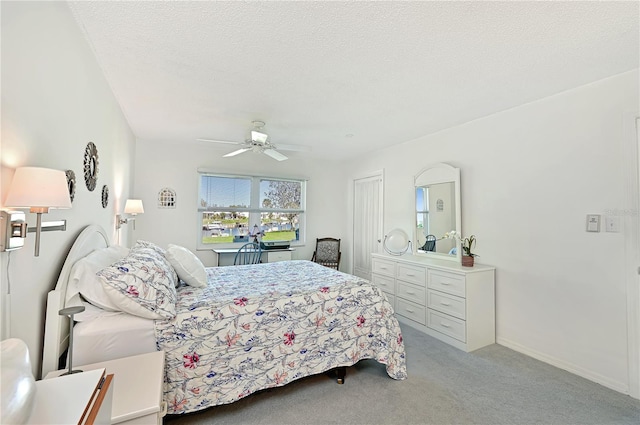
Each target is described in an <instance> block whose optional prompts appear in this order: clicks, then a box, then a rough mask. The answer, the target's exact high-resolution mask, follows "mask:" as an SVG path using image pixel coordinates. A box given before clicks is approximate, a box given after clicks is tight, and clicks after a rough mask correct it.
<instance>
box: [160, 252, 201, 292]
mask: <svg viewBox="0 0 640 425" xmlns="http://www.w3.org/2000/svg"><path fill="white" fill-rule="evenodd" d="M166 257H167V260H169V262H170V263H171V265H172V266H173V268H174V269H175V270H176V273H178V277H179V278H180V279H182V280H183V281H184V282H186V284H187V285H189V286H194V287H196V288H204V287H205V286H207V272H206V271H205V269H204V265H203V264H202V261H200V259H199V258H198V257H196V255H195V254H194V253H193V252H191V251H189V250H188V249H187V248H185V247H183V246H178V245H173V244H169V246H168V247H167V254H166Z"/></svg>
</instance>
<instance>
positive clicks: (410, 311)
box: [405, 308, 415, 313]
mask: <svg viewBox="0 0 640 425" xmlns="http://www.w3.org/2000/svg"><path fill="white" fill-rule="evenodd" d="M405 310H407V311H408V312H409V313H415V310H412V309H410V308H407V309H405Z"/></svg>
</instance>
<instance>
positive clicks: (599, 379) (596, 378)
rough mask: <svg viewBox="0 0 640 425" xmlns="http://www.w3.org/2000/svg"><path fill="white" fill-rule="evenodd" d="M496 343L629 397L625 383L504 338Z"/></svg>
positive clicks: (498, 339) (627, 386)
mask: <svg viewBox="0 0 640 425" xmlns="http://www.w3.org/2000/svg"><path fill="white" fill-rule="evenodd" d="M496 343H497V344H500V345H503V346H505V347H507V348H510V349H512V350H514V351H517V352H519V353H522V354H525V355H527V356H529V357H533V358H534V359H536V360H540V361H541V362H545V363H548V364H550V365H552V366H555V367H557V368H560V369H563V370H566V371H567V372H571V373H573V374H574V375H578V376H580V377H582V378H585V379H588V380H589V381H593V382H596V383H598V384H600V385H602V386H605V387H607V388H610V389H612V390H614V391H618V392H620V393H623V394H627V395H629V385H628V384H627V383H626V382H619V381H614V380H612V379H609V378H607V377H606V376H602V375H600V374H597V373H594V372H592V371H590V370H586V369H583V368H581V367H580V366H577V365H574V364H572V363H567V362H565V361H564V360H560V359H557V358H555V357H552V356H549V355H547V354H543V353H540V352H538V351H535V350H532V349H531V348H529V347H525V346H524V345H521V344H518V343H517V342H513V341H510V340H508V339H505V338H500V337H498V338H496Z"/></svg>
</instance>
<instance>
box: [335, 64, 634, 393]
mask: <svg viewBox="0 0 640 425" xmlns="http://www.w3.org/2000/svg"><path fill="white" fill-rule="evenodd" d="M457 101H460V102H464V99H457ZM626 113H635V114H636V115H637V114H638V72H637V70H636V71H633V72H628V73H625V74H622V75H619V76H614V77H611V78H608V79H605V80H602V81H598V82H595V83H593V84H589V85H587V86H583V87H579V88H576V89H574V90H571V91H567V92H564V93H560V94H558V95H555V96H552V97H549V98H545V99H542V100H540V101H537V102H533V103H530V104H526V105H522V106H520V107H517V108H513V109H510V110H507V111H504V112H501V113H498V114H495V115H492V116H489V117H486V118H482V119H479V120H476V121H473V122H469V123H466V124H464V125H461V126H458V127H455V128H451V129H447V130H445V131H441V132H439V133H437V134H434V135H430V136H427V137H422V138H420V139H417V140H414V141H412V142H409V143H405V144H402V145H399V146H396V147H392V148H389V149H385V150H382V151H379V152H376V153H373V154H371V155H362V156H360V157H359V158H358V160H357V161H355V160H354V161H352V162H350V163H348V164H347V165H348V166H347V167H345V168H347V169H349V170H350V171H351V173H350V176H349V178H351V177H353V176H357V175H359V174H362V172H364V171H366V170H373V169H381V168H384V169H385V225H384V227H385V232H386V231H388V230H390V229H392V228H394V227H400V228H404V229H406V231H410V230H411V228H412V226H413V225H414V224H413V220H414V219H413V208H414V207H413V205H414V201H413V196H414V195H413V188H412V176H413V174H415V173H417V172H418V171H419V170H421V169H422V168H423V167H425V166H426V165H428V164H430V163H433V162H447V163H450V164H452V165H454V166H456V167H459V168H460V169H461V174H462V183H461V191H462V231H463V234H464V235H465V236H467V235H469V234H472V233H473V234H475V235H476V236H477V238H478V242H477V247H476V252H477V253H478V254H479V255H480V257H479V258H478V259H477V261H478V262H480V263H486V264H491V265H494V266H496V267H497V273H496V308H497V312H496V313H497V325H496V326H497V338H498V342H499V343H501V344H503V345H507V346H509V347H512V348H514V349H516V350H520V351H523V352H525V353H527V354H530V355H533V356H534V357H537V358H539V359H542V360H544V361H547V362H550V363H553V364H555V365H557V366H560V367H563V368H566V369H568V370H571V371H573V372H574V373H578V374H580V375H582V376H585V377H587V378H589V379H592V380H594V381H597V382H600V383H602V384H604V385H607V386H609V387H611V388H614V389H617V390H618V391H621V392H627V391H628V387H629V382H628V369H627V328H626V325H627V322H626V320H627V311H626V307H627V304H626V293H625V291H626V289H625V285H626V283H625V273H626V272H625V271H624V257H625V251H624V249H625V242H624V234H623V232H624V231H625V230H624V223H621V229H620V233H605V232H601V233H587V232H585V219H586V214H605V212H606V211H607V210H609V211H610V210H614V209H616V208H617V209H624V207H625V205H626V203H627V199H626V198H625V193H624V187H625V181H624V178H625V177H624V176H625V170H624V167H623V164H624V163H625V161H624V153H625V146H624V144H625V143H629V139H628V138H625V137H623V134H624V130H623V115H624V114H626ZM345 187H346V188H350V187H351V184H350V183H349V182H346V183H345ZM347 205H350V204H347ZM349 214H351V212H349ZM603 218H604V217H603Z"/></svg>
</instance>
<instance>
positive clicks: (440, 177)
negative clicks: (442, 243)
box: [412, 162, 462, 263]
mask: <svg viewBox="0 0 640 425" xmlns="http://www.w3.org/2000/svg"><path fill="white" fill-rule="evenodd" d="M451 182H453V183H454V191H455V194H454V196H455V202H456V229H455V230H457V231H458V232H460V233H462V204H461V203H460V169H459V168H455V167H453V166H451V165H449V164H445V163H443V162H439V163H435V164H431V165H429V166H428V167H426V168H423V169H422V171H420V172H419V173H418V174H417V175H416V176H415V177H414V179H413V183H414V187H413V207H412V209H413V210H414V211H413V229H414V230H413V236H414V243H413V254H414V255H419V256H425V257H432V258H437V259H441V260H448V261H456V262H458V263H460V262H461V260H462V249H461V247H460V242H459V241H457V242H456V247H457V248H458V249H457V250H456V251H457V253H456V255H455V257H454V256H453V255H448V254H442V253H439V252H418V226H417V223H416V211H415V209H416V202H415V196H416V195H415V193H416V188H417V187H424V186H430V185H432V184H439V183H451ZM451 230H453V229H451Z"/></svg>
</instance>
